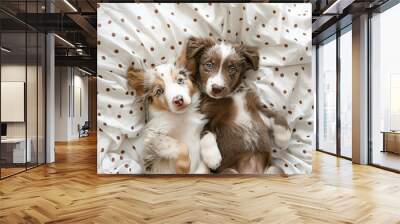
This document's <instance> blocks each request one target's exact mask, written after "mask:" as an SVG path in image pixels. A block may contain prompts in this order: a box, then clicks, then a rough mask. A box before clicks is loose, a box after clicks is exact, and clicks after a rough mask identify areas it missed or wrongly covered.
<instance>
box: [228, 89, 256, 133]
mask: <svg viewBox="0 0 400 224" xmlns="http://www.w3.org/2000/svg"><path fill="white" fill-rule="evenodd" d="M232 98H233V103H234V106H235V109H236V111H237V113H236V116H235V119H234V122H235V123H236V124H237V125H240V126H245V127H251V121H252V119H251V115H250V112H249V111H248V109H247V102H246V93H245V92H240V93H236V94H235V95H233V97H232Z"/></svg>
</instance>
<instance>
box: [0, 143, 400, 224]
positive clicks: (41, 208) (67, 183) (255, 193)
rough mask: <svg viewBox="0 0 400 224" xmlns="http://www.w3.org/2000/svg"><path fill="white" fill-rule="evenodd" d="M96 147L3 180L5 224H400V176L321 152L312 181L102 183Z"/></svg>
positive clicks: (68, 147)
mask: <svg viewBox="0 0 400 224" xmlns="http://www.w3.org/2000/svg"><path fill="white" fill-rule="evenodd" d="M95 147H96V141H95V139H94V138H86V139H85V140H82V141H79V142H72V143H70V144H58V145H57V150H56V151H57V153H56V158H57V162H56V163H55V164H51V165H47V166H41V167H39V168H35V169H33V170H29V171H27V172H25V173H22V174H19V175H16V176H13V177H10V178H7V179H5V180H2V181H0V223H43V222H49V223H374V224H375V223H379V224H380V223H385V224H387V223H400V175H399V174H395V173H391V172H387V171H384V170H380V169H377V168H374V167H368V166H358V165H352V164H351V163H350V162H349V161H347V160H343V159H337V158H335V157H332V156H329V155H326V154H322V153H316V154H315V160H314V161H315V162H314V172H313V174H312V175H310V176H302V175H301V176H300V175H299V176H292V177H280V176H268V177H235V178H232V177H211V178H210V177H185V178H182V177H179V178H176V177H175V178H172V177H164V178H154V177H153V178H151V177H133V176H98V175H97V174H96V164H95V163H96V148H95Z"/></svg>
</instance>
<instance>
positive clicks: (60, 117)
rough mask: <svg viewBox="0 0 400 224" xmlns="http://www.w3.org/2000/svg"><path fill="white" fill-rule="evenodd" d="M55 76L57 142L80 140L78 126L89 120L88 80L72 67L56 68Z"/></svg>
mask: <svg viewBox="0 0 400 224" xmlns="http://www.w3.org/2000/svg"><path fill="white" fill-rule="evenodd" d="M55 74H56V83H55V86H56V88H55V89H56V91H55V129H56V131H55V140H56V141H70V140H74V139H77V138H79V132H78V125H81V126H82V125H83V124H84V122H85V121H87V120H88V78H87V77H86V76H83V75H84V74H83V73H81V72H80V71H79V70H77V69H75V68H71V67H56V72H55ZM79 91H80V96H81V97H80V100H81V102H80V103H79V98H78V97H77V96H79V93H78V92H79ZM77 105H81V110H82V112H81V113H80V111H79V106H77Z"/></svg>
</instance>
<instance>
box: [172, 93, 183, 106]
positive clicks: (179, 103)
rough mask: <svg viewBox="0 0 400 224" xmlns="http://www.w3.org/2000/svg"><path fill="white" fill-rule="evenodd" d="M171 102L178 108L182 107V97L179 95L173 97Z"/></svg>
mask: <svg viewBox="0 0 400 224" xmlns="http://www.w3.org/2000/svg"><path fill="white" fill-rule="evenodd" d="M172 102H173V103H174V104H175V105H176V106H178V107H180V106H182V105H183V96H181V95H179V96H175V97H174V98H173V99H172Z"/></svg>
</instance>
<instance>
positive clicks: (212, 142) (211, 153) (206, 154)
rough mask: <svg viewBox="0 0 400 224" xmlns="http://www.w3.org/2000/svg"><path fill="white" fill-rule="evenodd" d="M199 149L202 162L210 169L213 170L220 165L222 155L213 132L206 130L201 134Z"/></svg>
mask: <svg viewBox="0 0 400 224" xmlns="http://www.w3.org/2000/svg"><path fill="white" fill-rule="evenodd" d="M200 150H201V157H202V158H203V162H204V163H205V164H206V165H207V166H208V167H209V168H210V169H213V170H215V169H217V168H218V167H219V166H220V165H221V160H222V157H221V153H220V151H219V148H218V145H217V141H216V139H215V135H214V134H213V133H211V132H208V133H207V134H206V135H204V136H203V138H202V139H201V140H200Z"/></svg>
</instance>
